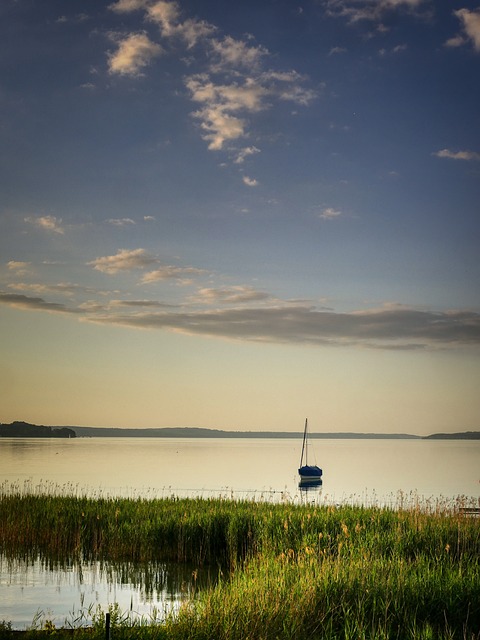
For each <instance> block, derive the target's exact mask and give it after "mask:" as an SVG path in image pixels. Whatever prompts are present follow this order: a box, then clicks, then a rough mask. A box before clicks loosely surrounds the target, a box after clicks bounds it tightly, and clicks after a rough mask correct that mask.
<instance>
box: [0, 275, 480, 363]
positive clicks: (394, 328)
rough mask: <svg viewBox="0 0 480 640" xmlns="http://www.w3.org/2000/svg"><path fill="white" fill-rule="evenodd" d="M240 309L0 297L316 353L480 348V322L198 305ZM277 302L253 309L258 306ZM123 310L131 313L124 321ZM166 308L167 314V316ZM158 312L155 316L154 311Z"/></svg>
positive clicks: (240, 292) (298, 307)
mask: <svg viewBox="0 0 480 640" xmlns="http://www.w3.org/2000/svg"><path fill="white" fill-rule="evenodd" d="M199 302H200V303H203V304H206V305H210V306H213V305H215V306H218V305H222V306H224V305H234V307H233V308H227V309H225V308H223V309H222V308H214V309H211V310H201V311H172V310H171V309H170V308H167V307H168V305H163V304H162V303H161V302H158V301H151V300H147V301H144V300H131V301H128V300H127V301H124V300H114V301H112V302H111V303H110V304H99V303H98V302H95V301H90V302H87V303H84V304H82V305H80V306H78V307H75V308H73V307H67V306H66V305H63V304H58V303H52V302H47V301H46V300H44V299H43V298H41V297H29V296H26V295H19V294H12V293H5V292H0V304H4V305H8V306H11V307H15V308H18V309H25V310H34V311H47V312H52V313H67V314H76V315H77V317H78V316H79V317H81V318H82V319H85V320H87V321H89V322H96V323H100V324H111V325H121V326H124V327H130V328H134V329H157V330H170V331H177V332H182V333H186V334H191V335H202V336H210V337H212V338H220V339H229V340H240V341H250V342H266V343H279V344H297V345H312V346H317V347H321V346H335V347H350V346H355V347H358V346H361V347H366V348H373V349H390V350H391V349H393V350H418V349H437V348H458V347H469V348H480V314H479V313H476V312H474V311H468V310H467V311H461V310H460V311H459V310H453V311H444V312H434V311H424V310H418V309H409V308H404V307H391V306H390V307H386V308H381V309H373V310H367V311H365V310H362V311H352V312H350V313H338V312H335V311H331V310H325V309H321V310H320V309H317V308H315V307H312V306H307V305H304V304H293V303H285V302H284V303H281V302H279V301H277V304H276V305H275V306H272V304H271V303H272V302H273V299H272V298H271V297H270V296H269V294H267V293H265V292H261V291H257V290H255V289H253V288H250V287H227V288H213V287H212V288H205V289H201V290H200V291H199V295H198V296H197V298H196V299H195V300H194V303H196V304H198V303H199ZM258 302H269V303H270V304H268V305H266V306H258V305H257V306H255V307H251V306H250V303H253V304H255V303H258ZM120 307H123V308H124V309H125V312H124V313H118V309H119V308H120ZM163 307H165V308H163ZM152 308H153V309H157V310H155V311H151V310H148V309H152Z"/></svg>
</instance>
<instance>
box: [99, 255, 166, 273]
mask: <svg viewBox="0 0 480 640" xmlns="http://www.w3.org/2000/svg"><path fill="white" fill-rule="evenodd" d="M157 262H158V260H157V258H155V257H154V256H152V255H150V254H149V253H147V251H145V249H130V250H129V249H119V250H118V251H117V253H116V254H115V255H113V256H103V257H100V258H95V260H92V261H91V262H88V263H87V264H88V265H90V266H92V267H93V268H94V269H96V270H97V271H102V273H108V274H110V275H114V274H115V273H118V272H119V271H130V270H132V269H145V268H147V267H149V266H151V265H152V264H157Z"/></svg>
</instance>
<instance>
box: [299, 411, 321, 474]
mask: <svg viewBox="0 0 480 640" xmlns="http://www.w3.org/2000/svg"><path fill="white" fill-rule="evenodd" d="M322 473H323V471H322V470H321V469H320V467H317V465H316V464H314V465H312V464H308V419H307V418H305V429H304V431H303V445H302V455H301V458H300V467H299V469H298V475H299V476H300V483H301V484H307V483H308V484H312V485H314V484H315V485H319V484H321V483H322V480H321V478H322Z"/></svg>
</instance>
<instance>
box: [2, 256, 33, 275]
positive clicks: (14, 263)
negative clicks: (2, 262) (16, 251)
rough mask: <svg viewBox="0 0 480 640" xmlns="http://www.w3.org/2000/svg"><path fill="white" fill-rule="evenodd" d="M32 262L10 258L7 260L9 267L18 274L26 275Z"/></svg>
mask: <svg viewBox="0 0 480 640" xmlns="http://www.w3.org/2000/svg"><path fill="white" fill-rule="evenodd" d="M30 264H31V263H30V262H21V261H19V260H10V261H9V262H7V269H8V270H9V271H11V272H12V273H14V274H15V275H16V276H24V275H26V274H27V273H28V271H29V268H30Z"/></svg>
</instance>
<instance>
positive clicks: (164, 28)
mask: <svg viewBox="0 0 480 640" xmlns="http://www.w3.org/2000/svg"><path fill="white" fill-rule="evenodd" d="M147 16H148V19H149V20H151V21H152V22H155V23H156V24H157V25H158V26H159V28H160V33H161V35H162V36H163V37H164V38H175V37H176V38H180V39H182V40H184V42H185V43H186V45H187V49H191V48H192V47H194V46H195V45H196V44H197V43H198V42H199V41H200V40H203V39H205V38H208V37H209V36H210V35H212V34H213V33H214V32H215V31H216V27H215V26H214V25H212V24H210V23H209V22H206V21H205V20H197V19H195V18H187V19H186V20H184V21H183V22H180V21H179V18H180V7H179V5H178V3H177V2H164V1H163V0H159V1H157V2H154V3H153V4H151V5H150V6H148V7H147Z"/></svg>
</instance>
